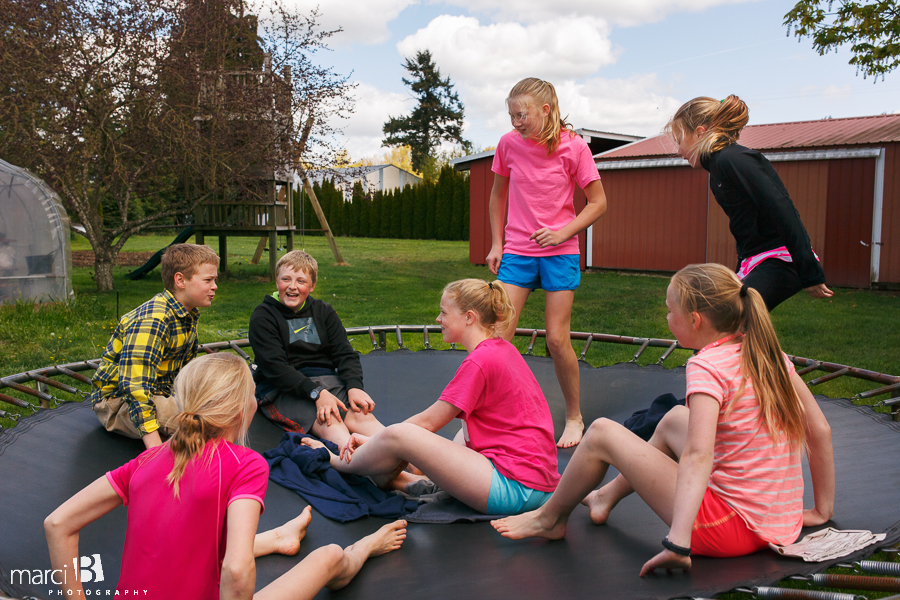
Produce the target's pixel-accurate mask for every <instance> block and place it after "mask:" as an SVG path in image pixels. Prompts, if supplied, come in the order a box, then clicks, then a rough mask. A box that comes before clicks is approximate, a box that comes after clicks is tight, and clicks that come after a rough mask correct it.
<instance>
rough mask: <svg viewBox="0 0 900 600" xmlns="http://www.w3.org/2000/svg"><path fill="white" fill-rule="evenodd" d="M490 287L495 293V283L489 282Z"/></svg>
mask: <svg viewBox="0 0 900 600" xmlns="http://www.w3.org/2000/svg"><path fill="white" fill-rule="evenodd" d="M488 287H489V288H491V291H492V292H493V291H494V282H493V281H488Z"/></svg>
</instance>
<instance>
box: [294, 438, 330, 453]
mask: <svg viewBox="0 0 900 600" xmlns="http://www.w3.org/2000/svg"><path fill="white" fill-rule="evenodd" d="M300 445H301V446H309V447H310V448H313V449H315V450H318V449H319V448H325V444H323V443H322V442H320V441H319V440H316V439H313V438H311V437H305V438H303V439H301V440H300Z"/></svg>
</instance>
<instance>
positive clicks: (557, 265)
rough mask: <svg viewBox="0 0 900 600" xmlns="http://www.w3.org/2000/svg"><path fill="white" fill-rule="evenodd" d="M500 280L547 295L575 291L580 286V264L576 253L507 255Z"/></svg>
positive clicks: (500, 273) (502, 265) (503, 262)
mask: <svg viewBox="0 0 900 600" xmlns="http://www.w3.org/2000/svg"><path fill="white" fill-rule="evenodd" d="M497 279H499V280H500V281H502V282H503V283H509V284H512V285H516V286H519V287H522V288H528V289H530V290H536V289H538V288H541V289H544V290H546V291H548V292H561V291H563V290H575V289H578V286H579V285H581V265H580V261H579V256H578V255H577V254H561V255H558V256H522V255H520V254H504V255H503V258H502V259H501V260H500V272H499V273H498V274H497Z"/></svg>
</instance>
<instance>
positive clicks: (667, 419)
mask: <svg viewBox="0 0 900 600" xmlns="http://www.w3.org/2000/svg"><path fill="white" fill-rule="evenodd" d="M689 413H690V411H689V410H688V407H687V406H682V405H678V406H673V407H672V408H671V409H669V412H667V413H666V414H664V415H663V418H662V419H660V420H659V424H658V425H657V426H656V430H657V431H668V430H670V429H672V428H680V426H681V424H682V423H687V419H688V414H689Z"/></svg>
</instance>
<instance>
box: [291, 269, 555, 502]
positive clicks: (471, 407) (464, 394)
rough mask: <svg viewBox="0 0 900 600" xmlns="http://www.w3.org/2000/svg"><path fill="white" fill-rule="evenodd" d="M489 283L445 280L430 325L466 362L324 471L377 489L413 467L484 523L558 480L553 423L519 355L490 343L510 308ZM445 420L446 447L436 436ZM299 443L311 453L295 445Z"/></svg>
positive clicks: (538, 496) (499, 287)
mask: <svg viewBox="0 0 900 600" xmlns="http://www.w3.org/2000/svg"><path fill="white" fill-rule="evenodd" d="M505 288H506V286H505V285H504V284H502V283H500V282H498V281H495V282H491V283H488V282H486V281H482V280H480V279H462V280H460V281H454V282H453V283H450V284H448V285H447V287H445V288H444V293H443V295H442V296H441V312H440V314H439V315H438V318H437V322H438V323H439V324H440V325H441V334H442V335H443V338H444V341H445V342H447V343H456V344H460V345H462V346H463V347H464V348H465V349H466V350H468V351H469V355H468V356H467V357H466V359H465V360H464V361H463V363H462V364H461V365H460V366H459V369H457V371H456V375H454V377H453V380H452V381H451V382H450V383H449V384H448V385H447V387H446V388H444V391H443V392H442V393H441V397H440V399H439V400H438V401H437V402H435V403H434V404H432V405H431V406H430V407H428V408H427V409H425V410H424V411H422V412H421V413H419V414H417V415H414V416H412V417H410V418H409V419H407V420H406V421H405V422H404V423H398V424H396V425H391V426H389V427H387V428H386V429H383V430H381V431H380V432H379V433H377V434H375V435H373V436H372V437H366V436H363V435H360V434H358V433H354V434H353V435H352V436H351V437H350V443H349V444H348V445H347V446H345V447H343V448H341V456H340V458H339V457H337V456H332V458H331V465H332V466H333V467H334V468H335V469H337V470H338V471H340V472H342V473H353V474H356V475H369V476H371V477H372V478H373V479H374V480H375V481H376V483H379V484H384V483H387V482H389V481H390V480H391V479H393V478H394V477H396V473H397V471H398V469H401V468H404V467H405V466H406V464H407V463H411V464H414V465H415V466H416V467H417V468H418V469H420V470H421V471H422V472H423V473H424V474H425V475H426V476H427V477H428V478H430V479H431V480H432V481H433V482H434V483H436V484H437V485H438V486H439V487H440V488H441V489H442V490H444V491H446V492H447V493H449V494H450V495H451V496H453V497H454V498H456V499H457V500H459V501H460V502H463V503H464V504H466V505H468V506H470V507H471V508H474V509H475V510H477V511H479V512H481V513H485V514H491V515H511V514H518V513H520V512H523V511H526V510H533V509H535V508H537V507H538V506H540V505H541V504H543V503H544V502H546V500H547V498H549V497H550V493H551V492H552V491H553V490H554V489H556V484H557V482H558V481H559V473H558V471H557V459H556V446H555V445H554V443H553V419H552V417H551V416H550V409H549V408H548V407H547V400H546V399H545V398H544V394H543V393H542V392H541V387H540V385H538V382H537V380H536V379H535V377H534V375H533V374H532V372H531V370H530V369H529V368H528V365H526V364H525V360H524V359H523V358H522V355H521V354H520V353H519V351H518V350H517V349H516V348H515V346H513V345H512V344H510V343H509V342H507V341H506V340H504V339H502V338H500V335H499V332H500V331H503V330H505V328H506V326H507V324H508V322H509V319H510V318H512V315H513V307H512V304H511V303H510V300H509V296H508V295H507V293H506V290H505ZM455 418H459V419H460V420H462V423H463V426H462V429H461V430H460V431H459V433H458V434H457V435H456V439H455V440H448V439H447V438H444V437H442V436H440V435H438V434H437V433H436V432H437V431H439V430H440V429H441V428H443V427H444V426H445V425H447V424H448V423H450V421H452V420H453V419H455ZM304 443H305V444H307V445H310V446H313V447H321V443H320V442H315V441H312V440H311V439H310V438H304Z"/></svg>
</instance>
